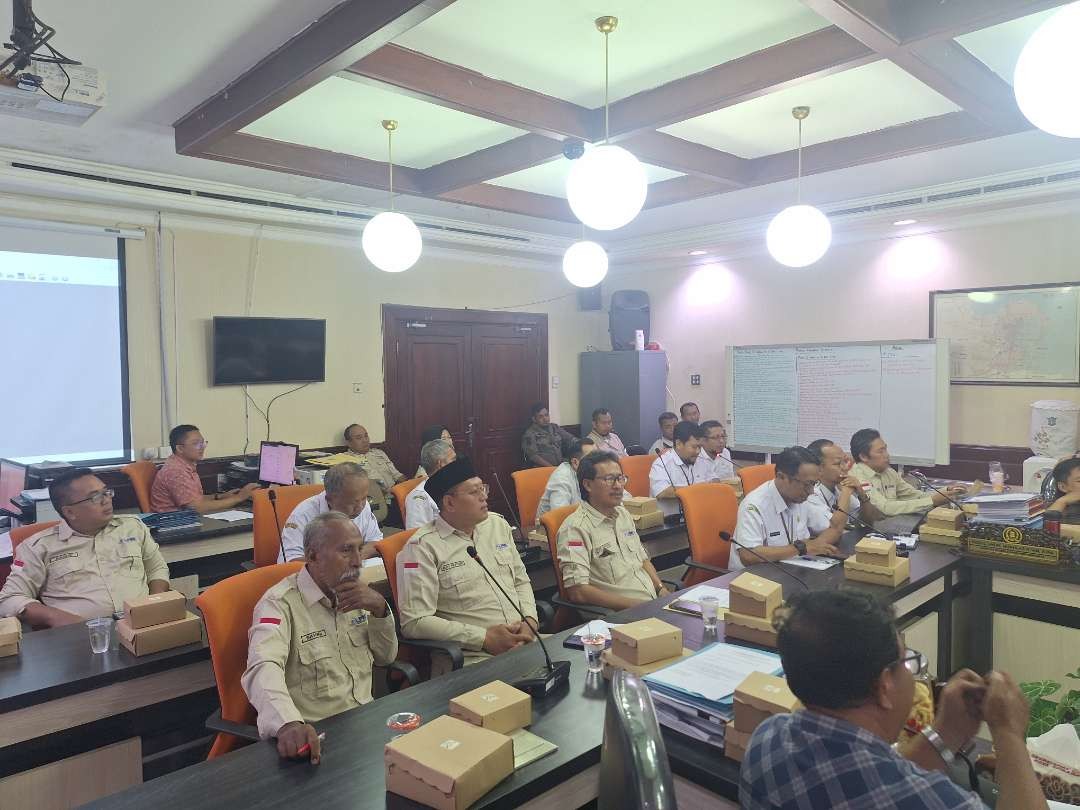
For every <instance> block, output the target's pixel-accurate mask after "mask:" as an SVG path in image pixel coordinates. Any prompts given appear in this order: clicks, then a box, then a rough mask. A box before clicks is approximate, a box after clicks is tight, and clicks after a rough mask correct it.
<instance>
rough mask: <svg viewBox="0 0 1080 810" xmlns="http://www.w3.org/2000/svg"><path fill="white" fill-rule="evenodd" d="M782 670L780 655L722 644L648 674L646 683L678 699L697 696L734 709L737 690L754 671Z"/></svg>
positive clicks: (711, 646)
mask: <svg viewBox="0 0 1080 810" xmlns="http://www.w3.org/2000/svg"><path fill="white" fill-rule="evenodd" d="M780 671H781V667H780V656H779V655H777V654H776V653H771V652H764V651H762V650H753V649H750V648H749V647H740V646H737V645H735V644H726V643H724V642H718V643H716V644H710V645H709V646H708V647H703V648H702V649H701V650H699V651H698V652H697V653H695V654H694V655H691V656H690V657H689V658H683V659H682V660H680V661H677V662H675V663H674V664H672V665H671V666H669V667H665V668H664V669H661V670H659V671H657V672H653V673H650V674H649V675H646V676H645V682H646V683H647V684H649V687H650V688H652V687H656V688H657V689H659V690H661V691H663V692H666V693H668V694H672V695H674V696H675V697H679V696H680V695H682V696H685V697H696V698H700V699H703V700H705V701H707V702H710V703H715V704H721V703H724V704H727V705H729V706H730V704H731V702H732V700H733V695H734V694H735V687H737V686H738V685H739V684H740V683H742V682H743V681H744V680H745V679H746V676H747V675H749V674H750V673H751V672H766V673H769V674H770V675H776V674H779V673H780Z"/></svg>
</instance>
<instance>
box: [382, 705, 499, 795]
mask: <svg viewBox="0 0 1080 810" xmlns="http://www.w3.org/2000/svg"><path fill="white" fill-rule="evenodd" d="M384 761H385V764H386V789H387V790H388V791H391V792H393V793H397V794H399V795H401V796H404V797H406V798H408V799H412V800H413V801H416V802H420V803H421V804H423V805H426V806H428V807H434V808H437V810H465V808H466V807H469V806H470V805H472V804H474V803H475V802H477V801H478V800H479V799H480V798H481V797H482V796H483V795H484V794H485V793H487V792H488V791H489V790H491V789H492V788H493V787H495V785H497V784H499V782H501V781H502V780H503V779H505V778H506V777H507V776H509V775H510V774H512V773H513V772H514V742H513V740H511V739H510V738H509V737H507V736H506V735H505V734H499V733H498V732H497V731H492V730H491V729H487V728H480V727H479V726H474V725H472V724H471V723H466V722H465V721H464V720H459V719H458V718H456V717H450V716H447V715H444V716H442V717H436V718H435V719H434V720H432V721H431V722H429V723H425V724H424V725H422V726H420V728H418V729H416V730H415V731H410V732H409V733H408V734H404V735H402V736H401V737H398V738H397V739H396V740H391V741H390V742H388V743H387V744H386V748H385V751H384Z"/></svg>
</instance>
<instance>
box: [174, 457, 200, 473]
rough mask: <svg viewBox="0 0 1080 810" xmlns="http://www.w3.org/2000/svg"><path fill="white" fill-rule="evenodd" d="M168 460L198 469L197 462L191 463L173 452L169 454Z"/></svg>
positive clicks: (188, 467)
mask: <svg viewBox="0 0 1080 810" xmlns="http://www.w3.org/2000/svg"><path fill="white" fill-rule="evenodd" d="M169 461H171V462H172V463H173V464H177V465H179V466H181V467H183V468H185V469H188V470H195V471H198V469H199V467H198V465H197V464H192V463H191V462H190V461H188V460H187V459H186V458H181V457H180V456H178V455H176V453H173V454H172V455H171V456H169Z"/></svg>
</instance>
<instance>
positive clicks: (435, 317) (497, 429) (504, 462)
mask: <svg viewBox="0 0 1080 810" xmlns="http://www.w3.org/2000/svg"><path fill="white" fill-rule="evenodd" d="M547 346H548V339H547V316H546V315H543V314H531V313H518V312H514V313H510V312H487V311H483V310H459V309H433V308H424V307H408V306H396V305H392V304H384V305H383V358H384V360H383V362H384V369H383V372H384V373H383V378H384V380H385V386H386V399H385V402H386V405H385V407H386V438H387V444H388V445H389V447H388V451H389V452H390V454H391V456H392V457H393V459H394V460H395V462H397V464H398V465H399V467H400V469H401V470H402V472H405V473H406V474H407V475H411V474H412V473H413V472H414V471H415V470H416V465H417V464H418V463H419V457H420V434H421V433H422V432H423V430H424V428H425V427H427V426H428V425H435V424H441V425H445V426H446V427H447V429H449V431H450V433H451V434H452V435H453V437H454V446H455V449H456V450H457V452H458V455H459V456H461V455H467V456H469V457H470V458H471V459H472V462H473V464H474V465H475V467H476V469H477V472H478V473H479V475H480V477H481V478H482V479H483V480H484V482H485V483H487V484H488V485H489V486H490V487H491V495H490V496H489V500H488V504H489V507H490V508H491V509H492V510H493V511H496V512H499V513H500V514H502V515H504V516H506V518H507V520H509V521H510V522H511V523H514V522H515V520H514V518H513V517H512V515H514V514H516V512H517V504H516V502H514V503H512V504H511V506H512V508H511V509H507V506H508V504H507V502H506V499H507V498H509V499H513V498H514V491H513V482H512V480H511V478H510V473H511V472H512V471H513V470H517V469H520V468H521V467H522V466H524V459H523V457H522V454H521V434H522V432H523V431H524V430H525V428H526V427H527V426H528V424H529V406H530V405H532V404H533V403H534V402H538V401H540V402H547Z"/></svg>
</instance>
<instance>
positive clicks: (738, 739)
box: [724, 723, 753, 751]
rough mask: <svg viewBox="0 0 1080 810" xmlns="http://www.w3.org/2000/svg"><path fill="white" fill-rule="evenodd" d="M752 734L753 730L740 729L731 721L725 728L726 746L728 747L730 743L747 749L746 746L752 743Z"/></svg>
mask: <svg viewBox="0 0 1080 810" xmlns="http://www.w3.org/2000/svg"><path fill="white" fill-rule="evenodd" d="M752 735H753V732H742V731H739V730H738V729H737V728H735V726H733V725H731V724H730V723H729V724H728V725H727V727H726V728H725V729H724V747H725V748H727V747H728V746H729V745H734V746H735V747H737V748H741V749H742V750H743V751H745V750H746V747H747V746H748V745H750V737H751V736H752Z"/></svg>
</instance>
